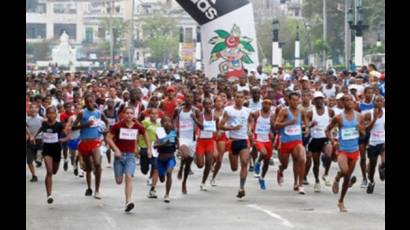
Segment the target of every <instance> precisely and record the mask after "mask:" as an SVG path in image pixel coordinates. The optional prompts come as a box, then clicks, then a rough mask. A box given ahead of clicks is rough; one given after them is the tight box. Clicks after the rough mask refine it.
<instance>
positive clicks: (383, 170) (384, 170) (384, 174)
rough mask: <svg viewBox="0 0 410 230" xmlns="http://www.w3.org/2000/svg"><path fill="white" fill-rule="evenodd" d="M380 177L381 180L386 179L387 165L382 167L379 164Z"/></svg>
mask: <svg viewBox="0 0 410 230" xmlns="http://www.w3.org/2000/svg"><path fill="white" fill-rule="evenodd" d="M379 177H380V180H381V181H384V180H385V179H386V168H385V167H383V168H382V167H381V166H380V165H379Z"/></svg>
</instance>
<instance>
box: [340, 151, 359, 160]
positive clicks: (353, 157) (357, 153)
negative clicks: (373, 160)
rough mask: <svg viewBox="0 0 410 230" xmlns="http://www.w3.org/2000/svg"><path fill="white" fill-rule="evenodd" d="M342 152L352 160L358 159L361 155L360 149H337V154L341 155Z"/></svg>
mask: <svg viewBox="0 0 410 230" xmlns="http://www.w3.org/2000/svg"><path fill="white" fill-rule="evenodd" d="M341 154H343V155H345V156H346V157H347V159H350V160H357V159H359V157H360V151H356V152H351V153H349V152H346V151H342V150H337V151H336V155H337V156H339V155H341Z"/></svg>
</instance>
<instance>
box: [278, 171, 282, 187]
mask: <svg viewBox="0 0 410 230" xmlns="http://www.w3.org/2000/svg"><path fill="white" fill-rule="evenodd" d="M277 180H278V185H279V186H282V185H283V182H284V179H283V172H279V171H278V176H277Z"/></svg>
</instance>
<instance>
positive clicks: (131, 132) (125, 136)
mask: <svg viewBox="0 0 410 230" xmlns="http://www.w3.org/2000/svg"><path fill="white" fill-rule="evenodd" d="M137 136H138V130H137V129H126V128H120V139H121V140H136V139H137Z"/></svg>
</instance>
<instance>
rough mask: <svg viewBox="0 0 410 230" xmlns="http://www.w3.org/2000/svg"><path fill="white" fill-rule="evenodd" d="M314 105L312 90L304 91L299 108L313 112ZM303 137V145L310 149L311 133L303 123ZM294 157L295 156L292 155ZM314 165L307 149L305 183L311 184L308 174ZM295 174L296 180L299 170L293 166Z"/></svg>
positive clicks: (306, 111)
mask: <svg viewBox="0 0 410 230" xmlns="http://www.w3.org/2000/svg"><path fill="white" fill-rule="evenodd" d="M313 107H314V106H313V105H312V92H311V91H310V90H305V91H303V92H302V103H301V104H299V105H298V109H299V110H300V111H304V112H305V113H310V112H312V109H313ZM302 139H303V146H304V147H305V150H307V149H308V146H307V145H308V144H309V141H310V133H309V132H307V131H306V127H305V125H304V124H303V125H302ZM292 159H293V160H295V159H294V157H293V156H292ZM311 165H312V153H311V152H309V151H306V167H305V177H304V178H303V185H309V182H308V180H307V176H308V174H309V170H310V167H311ZM293 172H294V174H293V175H294V176H295V181H296V180H297V178H296V175H297V171H296V168H293Z"/></svg>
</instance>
